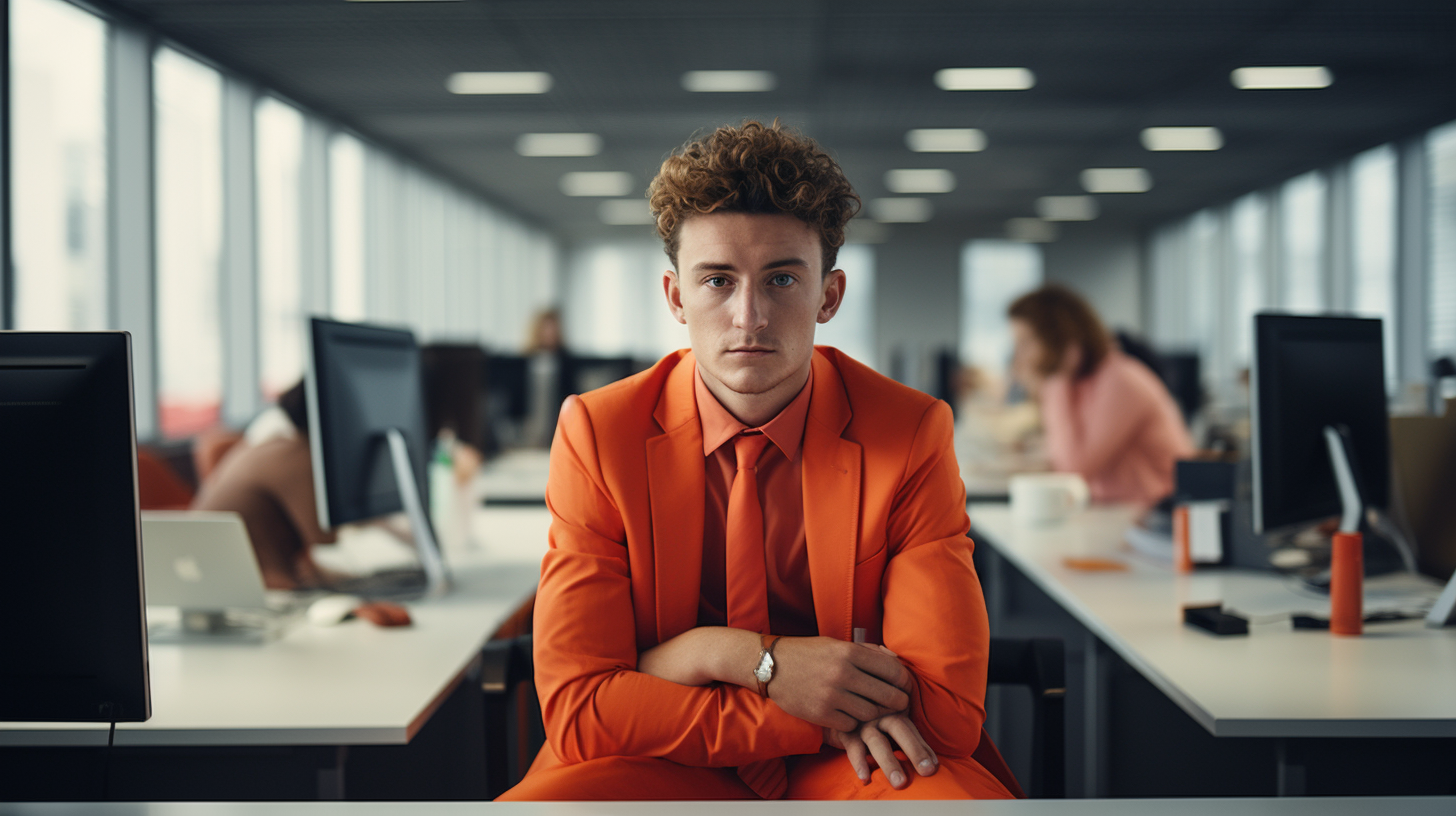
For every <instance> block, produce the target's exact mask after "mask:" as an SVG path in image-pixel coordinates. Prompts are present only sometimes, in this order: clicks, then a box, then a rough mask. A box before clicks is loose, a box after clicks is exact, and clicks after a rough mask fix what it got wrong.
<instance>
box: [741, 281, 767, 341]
mask: <svg viewBox="0 0 1456 816" xmlns="http://www.w3.org/2000/svg"><path fill="white" fill-rule="evenodd" d="M765 306H767V303H766V302H765V299H764V295H763V293H762V292H759V291H758V289H757V287H753V286H744V287H741V288H740V289H739V290H738V292H737V294H736V296H735V298H734V303H733V327H734V328H735V329H743V330H744V331H756V330H758V329H761V328H763V327H764V326H765V325H767V324H768V315H767V312H766V311H765V308H764V307H765Z"/></svg>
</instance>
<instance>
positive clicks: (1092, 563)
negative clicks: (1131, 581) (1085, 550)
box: [1062, 556, 1127, 572]
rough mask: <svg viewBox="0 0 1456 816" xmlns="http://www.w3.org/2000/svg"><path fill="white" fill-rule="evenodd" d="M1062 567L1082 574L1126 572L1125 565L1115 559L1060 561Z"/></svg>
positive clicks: (1069, 559)
mask: <svg viewBox="0 0 1456 816" xmlns="http://www.w3.org/2000/svg"><path fill="white" fill-rule="evenodd" d="M1062 566H1064V567H1066V568H1067V569H1074V570H1081V571H1083V572H1127V564H1124V563H1123V562H1121V561H1118V560H1117V559H1115V558H1073V557H1071V556H1067V557H1066V558H1063V559H1062Z"/></svg>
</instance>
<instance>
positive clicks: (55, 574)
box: [0, 332, 151, 722]
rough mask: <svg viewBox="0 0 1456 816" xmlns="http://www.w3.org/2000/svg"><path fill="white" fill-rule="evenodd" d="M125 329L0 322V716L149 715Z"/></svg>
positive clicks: (117, 718)
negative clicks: (5, 328)
mask: <svg viewBox="0 0 1456 816" xmlns="http://www.w3.org/2000/svg"><path fill="white" fill-rule="evenodd" d="M136 457H137V453H136V424H135V419H134V416H133V407H132V392H131V337H130V335H128V334H126V333H125V332H75V333H59V332H57V333H51V332H0V529H3V532H0V565H3V566H0V575H3V576H4V578H5V581H4V589H3V590H0V721H19V722H36V721H42V722H140V721H143V720H146V719H147V718H148V717H150V716H151V698H150V693H149V691H148V688H149V686H148V678H147V625H146V602H145V598H144V595H143V590H142V552H141V529H140V524H139V521H138V515H137V477H136V462H137V458H136Z"/></svg>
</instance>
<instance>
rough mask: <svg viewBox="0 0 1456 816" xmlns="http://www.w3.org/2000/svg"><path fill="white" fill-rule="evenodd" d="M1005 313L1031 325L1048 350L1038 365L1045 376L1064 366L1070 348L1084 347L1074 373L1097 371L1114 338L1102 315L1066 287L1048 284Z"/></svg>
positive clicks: (1032, 292)
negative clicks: (1079, 362)
mask: <svg viewBox="0 0 1456 816" xmlns="http://www.w3.org/2000/svg"><path fill="white" fill-rule="evenodd" d="M1006 314H1007V316H1008V317H1010V318H1011V319H1012V320H1020V321H1022V322H1024V323H1026V325H1027V326H1029V327H1030V328H1031V330H1032V332H1033V333H1035V334H1036V336H1037V339H1038V340H1040V341H1041V344H1042V346H1043V347H1044V348H1045V349H1046V354H1045V355H1043V357H1042V359H1041V363H1040V365H1039V366H1038V367H1039V368H1040V373H1041V374H1042V376H1050V375H1052V374H1054V373H1056V372H1057V370H1059V369H1060V368H1061V367H1062V361H1063V360H1064V359H1066V356H1067V349H1068V348H1070V347H1071V346H1073V345H1077V346H1080V347H1081V349H1082V364H1081V365H1080V366H1078V367H1077V370H1076V371H1075V372H1073V376H1074V377H1075V378H1076V379H1081V378H1083V377H1086V376H1087V375H1089V374H1091V373H1092V372H1093V371H1096V370H1097V366H1099V365H1101V364H1102V361H1103V360H1104V359H1105V358H1106V357H1107V354H1108V352H1109V351H1111V350H1112V338H1111V336H1110V335H1108V333H1107V329H1106V328H1105V327H1104V326H1103V325H1102V320H1101V318H1099V317H1097V312H1096V311H1095V310H1094V309H1093V308H1092V306H1091V305H1090V304H1088V303H1087V301H1086V300H1084V299H1083V298H1082V296H1081V295H1079V294H1077V293H1076V292H1074V291H1072V290H1071V289H1068V288H1067V287H1065V286H1062V285H1060V284H1055V283H1049V284H1047V285H1045V286H1043V287H1041V288H1040V289H1036V290H1034V291H1031V292H1027V293H1026V294H1024V295H1022V296H1021V297H1019V298H1017V299H1016V300H1015V301H1014V302H1013V303H1012V304H1011V307H1010V308H1009V309H1007V310H1006Z"/></svg>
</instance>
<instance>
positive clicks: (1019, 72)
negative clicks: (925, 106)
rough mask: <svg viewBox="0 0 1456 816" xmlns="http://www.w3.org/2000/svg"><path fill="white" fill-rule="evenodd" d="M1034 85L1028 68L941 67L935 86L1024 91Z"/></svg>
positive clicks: (949, 88) (1034, 77)
mask: <svg viewBox="0 0 1456 816" xmlns="http://www.w3.org/2000/svg"><path fill="white" fill-rule="evenodd" d="M1035 85H1036V74H1033V73H1032V72H1031V69H1029V68H942V69H940V70H939V71H936V72H935V87H937V88H939V89H941V90H942V91H1026V90H1030V89H1031V88H1032V87H1034V86H1035Z"/></svg>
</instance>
